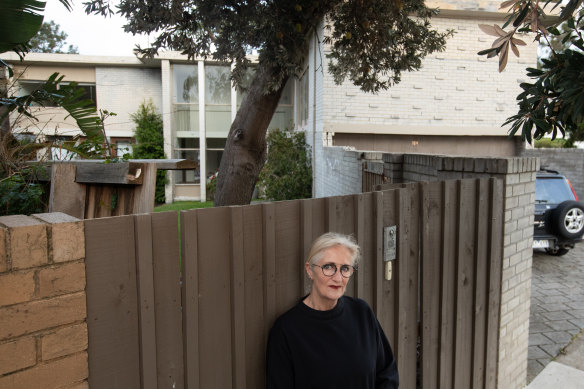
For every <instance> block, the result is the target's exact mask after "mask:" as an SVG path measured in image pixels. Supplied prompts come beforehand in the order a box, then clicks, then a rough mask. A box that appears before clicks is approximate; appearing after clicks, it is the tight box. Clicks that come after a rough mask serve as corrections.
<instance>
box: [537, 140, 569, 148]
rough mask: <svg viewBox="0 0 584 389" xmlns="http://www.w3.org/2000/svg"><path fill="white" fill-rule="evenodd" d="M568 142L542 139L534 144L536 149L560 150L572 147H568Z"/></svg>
mask: <svg viewBox="0 0 584 389" xmlns="http://www.w3.org/2000/svg"><path fill="white" fill-rule="evenodd" d="M566 143H567V141H566V140H565V139H559V138H556V139H554V140H552V139H551V138H541V139H537V140H536V141H535V142H534V146H535V148H536V149H550V148H552V149H560V148H563V147H570V146H567V145H566Z"/></svg>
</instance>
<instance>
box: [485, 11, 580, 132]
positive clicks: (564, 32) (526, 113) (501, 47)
mask: <svg viewBox="0 0 584 389" xmlns="http://www.w3.org/2000/svg"><path fill="white" fill-rule="evenodd" d="M580 5H581V0H569V1H567V2H564V3H562V2H556V1H552V0H545V1H543V2H542V3H540V2H539V1H538V0H508V1H505V2H503V3H502V4H501V8H510V15H509V16H508V17H507V20H506V23H505V24H504V25H503V26H502V28H501V27H499V26H497V25H494V26H485V25H481V26H480V27H481V29H482V30H483V31H484V32H486V33H488V34H490V35H493V36H496V37H497V39H496V40H495V41H494V42H493V45H492V47H491V48H490V49H487V50H483V51H481V52H479V54H481V55H487V57H494V56H499V71H503V69H504V68H505V66H506V65H507V59H508V55H509V49H511V51H513V52H514V53H515V55H517V56H519V50H518V48H517V45H521V44H524V43H523V41H521V40H519V39H517V38H516V37H515V35H516V34H517V33H527V32H533V33H535V34H536V37H535V39H536V40H537V41H538V42H539V43H540V44H541V45H544V46H545V47H546V49H547V51H549V53H550V56H549V57H548V58H545V59H542V66H541V68H540V69H535V68H528V69H527V76H528V77H530V78H532V79H534V82H532V83H529V82H524V83H521V84H520V87H521V89H523V91H522V92H521V93H520V94H519V95H518V96H517V100H518V105H519V109H518V112H517V114H516V115H513V116H511V117H509V118H508V119H507V121H506V122H505V123H504V124H503V125H508V124H511V129H510V136H514V135H515V134H516V133H517V132H519V131H520V133H521V137H522V139H523V140H527V141H528V142H529V143H531V142H532V140H533V139H534V138H535V139H540V138H542V137H543V136H544V135H545V134H551V137H552V139H555V138H556V137H557V136H558V134H562V136H566V135H568V136H569V137H579V136H580V135H579V134H578V132H579V125H580V124H581V123H583V122H584V52H583V51H584V39H583V32H584V20H583V17H584V14H583V13H582V12H578V8H579V7H580ZM557 7H560V10H561V11H560V13H559V17H557V18H555V19H553V18H550V17H548V15H546V12H554V11H557ZM550 20H551V21H550ZM506 27H510V28H509V31H505V30H504V28H506ZM554 39H555V40H557V39H561V43H562V45H561V46H560V48H559V49H558V47H557V45H555V44H553V43H552V42H553V40H554Z"/></svg>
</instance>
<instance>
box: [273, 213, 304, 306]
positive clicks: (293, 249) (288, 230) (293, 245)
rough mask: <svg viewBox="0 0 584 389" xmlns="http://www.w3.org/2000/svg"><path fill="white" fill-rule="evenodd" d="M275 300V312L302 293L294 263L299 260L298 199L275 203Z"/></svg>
mask: <svg viewBox="0 0 584 389" xmlns="http://www.w3.org/2000/svg"><path fill="white" fill-rule="evenodd" d="M274 216H275V220H276V221H277V223H276V224H275V230H276V231H275V239H276V279H277V280H278V282H276V304H277V306H278V307H279V309H280V310H279V311H278V315H279V314H282V313H284V311H287V310H288V309H289V308H292V306H294V305H295V304H296V303H297V302H298V300H299V298H300V297H301V296H302V293H300V290H301V288H302V281H301V278H300V274H299V273H298V267H299V266H300V264H302V261H303V258H302V255H303V252H302V247H301V242H302V238H301V235H300V234H301V224H300V223H301V217H300V216H301V215H300V202H299V201H282V202H279V203H275V213H274Z"/></svg>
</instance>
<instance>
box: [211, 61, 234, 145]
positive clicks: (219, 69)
mask: <svg viewBox="0 0 584 389" xmlns="http://www.w3.org/2000/svg"><path fill="white" fill-rule="evenodd" d="M230 76H231V69H230V68H229V66H212V65H206V66H205V130H206V132H207V137H208V138H214V137H219V138H222V137H227V134H228V133H229V128H230V127H231V80H230Z"/></svg>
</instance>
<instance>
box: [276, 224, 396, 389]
mask: <svg viewBox="0 0 584 389" xmlns="http://www.w3.org/2000/svg"><path fill="white" fill-rule="evenodd" d="M359 257H360V249H359V246H358V245H357V243H356V242H355V240H354V239H353V238H352V237H350V236H345V235H341V234H337V233H332V232H329V233H326V234H324V235H322V236H320V237H319V238H317V239H316V240H315V241H314V243H313V245H312V248H311V249H310V253H309V254H308V259H307V261H306V263H305V264H304V267H305V269H306V273H307V274H308V277H309V278H310V279H311V280H312V287H311V291H310V294H308V295H307V296H305V297H304V298H302V300H300V301H299V302H298V303H297V304H296V305H295V306H294V307H293V308H292V309H290V310H289V311H288V312H286V313H284V314H283V315H282V316H280V317H279V318H278V319H277V320H276V322H275V323H274V326H273V327H272V329H271V331H270V335H269V339H268V350H267V388H268V389H276V388H298V389H309V388H319V389H326V388H331V389H332V388H335V389H339V388H355V389H368V388H397V387H398V373H397V366H396V363H395V360H394V358H393V353H392V351H391V347H390V346H389V342H388V341H387V338H386V337H385V334H384V333H383V330H382V329H381V326H380V325H379V322H378V321H377V319H376V318H375V314H374V313H373V311H372V310H371V308H370V307H369V305H367V303H366V302H365V301H363V300H360V299H355V298H351V297H347V296H344V293H345V289H346V287H347V283H348V282H349V279H350V277H351V276H352V275H353V272H354V270H355V267H356V266H357V262H358V260H359Z"/></svg>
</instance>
